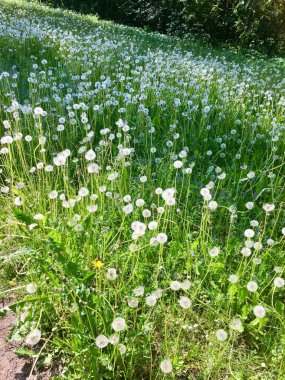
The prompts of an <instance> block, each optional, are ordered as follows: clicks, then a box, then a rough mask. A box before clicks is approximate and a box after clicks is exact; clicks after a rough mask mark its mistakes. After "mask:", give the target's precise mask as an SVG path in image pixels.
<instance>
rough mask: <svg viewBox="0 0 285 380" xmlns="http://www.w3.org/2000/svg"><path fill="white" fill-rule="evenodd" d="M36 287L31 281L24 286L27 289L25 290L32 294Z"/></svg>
mask: <svg viewBox="0 0 285 380" xmlns="http://www.w3.org/2000/svg"><path fill="white" fill-rule="evenodd" d="M37 288H38V287H37V285H36V284H32V283H31V284H28V285H27V288H26V289H27V292H28V293H30V294H33V293H36V291H37Z"/></svg>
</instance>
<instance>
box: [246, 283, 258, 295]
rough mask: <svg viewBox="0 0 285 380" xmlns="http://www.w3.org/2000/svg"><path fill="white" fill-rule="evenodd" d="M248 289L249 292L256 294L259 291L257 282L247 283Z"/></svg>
mask: <svg viewBox="0 0 285 380" xmlns="http://www.w3.org/2000/svg"><path fill="white" fill-rule="evenodd" d="M246 288H247V290H248V291H249V292H252V293H254V292H256V291H257V289H258V285H257V283H256V282H255V281H249V282H248V283H247V285H246Z"/></svg>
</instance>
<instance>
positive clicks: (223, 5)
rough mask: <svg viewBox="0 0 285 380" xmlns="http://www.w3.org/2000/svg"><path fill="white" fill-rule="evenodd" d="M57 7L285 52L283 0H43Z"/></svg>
mask: <svg viewBox="0 0 285 380" xmlns="http://www.w3.org/2000/svg"><path fill="white" fill-rule="evenodd" d="M43 2H44V3H48V4H51V5H53V6H60V7H67V8H70V9H73V10H76V11H80V12H83V13H97V14H98V15H99V16H100V17H102V18H105V19H111V20H114V21H117V22H121V23H124V24H127V25H135V26H140V27H146V28H148V29H150V30H153V31H159V32H163V33H171V34H178V35H185V34H187V33H192V34H193V33H194V34H198V35H202V36H205V37H210V38H211V39H213V40H215V41H222V42H226V43H234V44H238V45H240V46H241V47H254V48H259V49H260V48H261V49H262V50H264V51H266V52H268V53H271V54H275V53H282V52H283V53H284V50H285V43H284V41H285V2H284V0H231V1H230V0H161V1H159V2H158V1H157V0H132V1H130V0H85V1H81V0H43Z"/></svg>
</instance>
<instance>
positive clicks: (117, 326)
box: [112, 317, 126, 332]
mask: <svg viewBox="0 0 285 380" xmlns="http://www.w3.org/2000/svg"><path fill="white" fill-rule="evenodd" d="M125 327H126V321H125V320H124V318H122V317H118V318H115V319H114V320H113V322H112V328H113V330H115V331H116V332H118V331H122V330H124V329H125Z"/></svg>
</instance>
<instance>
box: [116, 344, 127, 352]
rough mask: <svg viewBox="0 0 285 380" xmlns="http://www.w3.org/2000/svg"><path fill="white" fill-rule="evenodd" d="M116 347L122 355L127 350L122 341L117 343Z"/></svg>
mask: <svg viewBox="0 0 285 380" xmlns="http://www.w3.org/2000/svg"><path fill="white" fill-rule="evenodd" d="M118 348H119V351H120V354H121V355H124V354H125V353H126V351H127V347H126V346H125V345H124V344H122V343H120V344H118Z"/></svg>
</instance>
